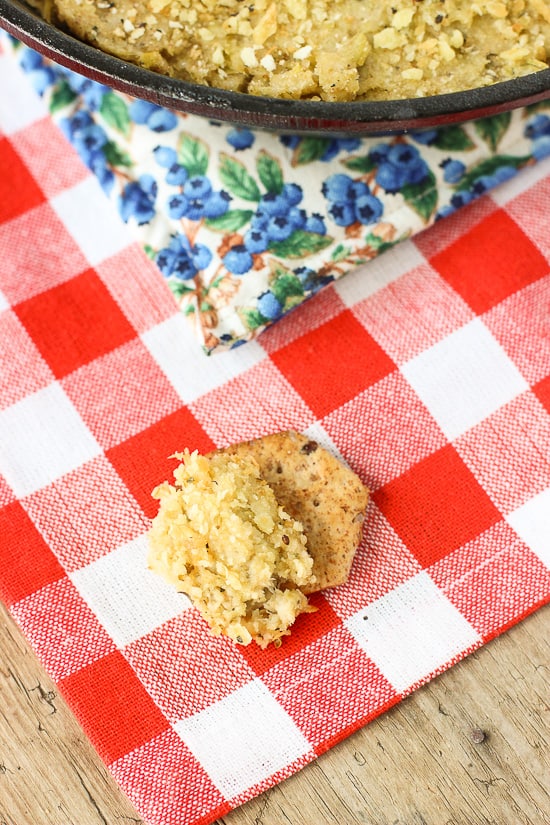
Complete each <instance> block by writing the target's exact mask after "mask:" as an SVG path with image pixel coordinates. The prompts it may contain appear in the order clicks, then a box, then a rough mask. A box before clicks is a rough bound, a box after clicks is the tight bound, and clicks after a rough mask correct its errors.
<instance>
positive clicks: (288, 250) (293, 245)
mask: <svg viewBox="0 0 550 825" xmlns="http://www.w3.org/2000/svg"><path fill="white" fill-rule="evenodd" d="M331 243H332V238H329V237H327V236H326V235H318V234H317V233H316V232H304V230H303V229H296V230H295V231H294V232H293V233H292V235H290V237H288V238H287V239H286V241H272V242H271V243H270V244H269V247H268V251H269V252H273V254H274V255H278V256H279V257H281V258H305V256H306V255H313V254H314V253H315V252H321V250H322V249H326V247H327V246H330V245H331Z"/></svg>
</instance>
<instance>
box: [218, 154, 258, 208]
mask: <svg viewBox="0 0 550 825" xmlns="http://www.w3.org/2000/svg"><path fill="white" fill-rule="evenodd" d="M219 172H220V179H221V181H222V183H223V185H224V186H225V188H226V189H228V190H229V191H230V192H231V194H232V195H237V197H239V198H242V199H243V200H245V201H259V200H260V198H261V192H260V190H259V188H258V184H257V183H256V181H255V180H254V178H253V177H252V175H250V174H249V172H248V171H247V169H246V167H245V166H244V164H242V163H240V161H238V160H235V159H234V158H232V157H230V155H226V154H225V153H223V152H222V154H221V156H220V169H219Z"/></svg>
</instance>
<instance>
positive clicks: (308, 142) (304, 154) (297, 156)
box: [292, 137, 330, 166]
mask: <svg viewBox="0 0 550 825" xmlns="http://www.w3.org/2000/svg"><path fill="white" fill-rule="evenodd" d="M329 144H330V140H329V139H328V138H319V137H306V138H302V140H301V141H300V143H299V144H298V146H297V147H296V148H295V150H294V152H293V153H292V165H293V166H303V165H304V164H305V163H312V162H313V161H315V160H320V159H321V158H322V157H323V155H324V154H325V152H326V151H327V149H328V147H329Z"/></svg>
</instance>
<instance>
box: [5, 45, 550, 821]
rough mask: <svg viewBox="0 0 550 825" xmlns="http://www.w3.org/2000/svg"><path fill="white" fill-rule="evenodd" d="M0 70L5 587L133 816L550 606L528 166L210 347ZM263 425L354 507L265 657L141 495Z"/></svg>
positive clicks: (252, 784)
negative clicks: (170, 544)
mask: <svg viewBox="0 0 550 825" xmlns="http://www.w3.org/2000/svg"><path fill="white" fill-rule="evenodd" d="M3 72H4V73H5V72H7V69H6V66H5V64H4V63H3V62H2V59H1V58H0V86H1V88H2V95H1V97H0V251H1V254H0V374H1V378H0V594H1V595H2V597H3V599H4V600H5V602H6V603H7V605H8V606H9V608H10V610H11V613H12V614H13V616H14V617H15V619H16V621H17V622H18V623H19V625H20V626H21V628H22V630H23V631H24V633H25V634H26V636H27V638H28V639H29V641H30V643H31V645H32V646H33V648H34V650H35V651H36V653H37V654H38V656H39V657H40V659H41V660H42V662H43V663H44V665H45V666H46V668H47V670H48V671H49V673H50V674H51V675H52V677H53V678H54V679H55V680H56V682H57V684H58V686H59V688H60V690H61V691H62V692H63V694H64V696H65V697H66V699H67V700H68V702H69V703H70V705H71V707H72V709H73V710H74V712H75V714H76V715H77V717H78V719H79V720H80V721H81V723H82V724H83V726H84V728H85V730H86V731H87V733H88V734H89V736H90V737H91V739H92V741H93V743H94V744H95V746H96V748H97V750H98V751H99V753H100V754H101V756H102V757H103V759H104V760H105V762H106V764H107V765H108V766H109V769H110V770H111V772H112V774H113V775H114V776H115V777H116V779H117V780H118V782H119V783H120V785H121V786H122V788H123V789H124V790H125V791H126V793H127V794H128V796H129V797H130V798H131V799H132V801H133V802H134V804H135V805H136V807H137V809H138V810H139V812H140V814H141V815H142V816H143V818H144V819H145V820H146V821H147V822H148V823H150V825H198V823H208V822H211V821H212V820H214V819H215V818H216V817H218V816H220V815H223V814H224V813H225V812H227V811H228V810H229V809H231V808H233V807H235V806H236V805H238V804H240V803H242V802H243V801H244V800H246V799H248V798H250V797H251V796H253V795H255V794H257V793H259V792H260V791H262V790H264V789H265V788H267V787H269V786H270V785H272V784H273V783H275V782H278V781H280V780H281V779H283V778H284V777H286V776H288V775H289V774H291V773H292V772H294V771H296V770H297V769H298V768H300V767H301V766H303V765H305V764H306V763H307V762H309V761H310V760H312V759H313V758H314V757H315V756H316V755H317V754H319V753H321V752H322V751H324V750H326V749H327V748H329V747H331V746H332V745H333V744H334V743H336V742H337V741H338V740H340V739H342V738H343V737H345V736H347V735H348V734H349V733H351V732H352V731H353V730H355V729H357V728H358V727H359V726H361V725H364V724H365V723H366V722H368V721H369V720H370V719H372V718H374V717H375V716H377V715H378V714H380V713H381V712H383V711H384V710H385V709H387V708H388V707H390V706H391V705H393V704H395V703H396V702H398V701H399V700H400V699H401V697H403V696H404V695H405V694H407V693H409V692H410V691H412V690H413V689H414V688H415V687H417V686H418V685H420V684H421V683H422V682H425V681H426V680H428V679H430V678H431V677H432V676H434V675H435V674H437V673H439V672H441V671H442V670H444V669H445V668H447V667H449V666H450V665H452V664H453V663H454V662H456V661H457V660H458V659H460V658H461V657H463V656H464V655H465V654H467V653H468V652H469V651H472V650H474V649H475V648H477V647H479V646H480V645H482V644H483V643H484V642H485V641H487V640H488V639H491V638H492V637H494V636H495V635H497V634H498V633H500V632H502V631H503V630H504V629H506V628H507V627H509V626H511V625H512V624H514V623H515V622H517V621H519V620H520V619H521V618H522V617H524V616H525V615H527V614H528V613H530V612H531V611H533V610H534V609H535V608H537V607H538V606H540V605H541V604H543V603H544V602H545V601H547V600H548V598H549V594H550V575H549V571H548V566H549V564H550V264H549V260H550V226H549V222H548V211H549V207H550V162H544V163H541V164H539V165H538V166H537V167H535V168H532V169H530V170H527V171H526V172H525V173H523V174H522V175H520V176H519V177H518V178H517V179H516V180H515V181H513V182H511V183H510V184H508V185H506V186H504V187H503V188H501V189H499V190H496V191H494V193H493V195H492V196H491V197H484V198H483V199H481V200H480V201H478V202H476V203H475V204H474V205H472V206H470V207H467V208H465V209H464V210H462V211H461V212H460V213H458V214H457V215H455V216H453V217H450V218H447V219H445V220H443V221H441V222H440V223H439V224H437V225H436V226H435V227H434V228H432V229H430V230H428V231H426V232H425V233H423V234H421V235H419V236H417V237H416V238H415V240H414V241H408V242H404V243H402V244H400V245H399V246H398V247H396V248H395V249H394V250H392V251H390V252H388V253H386V254H385V255H383V256H382V257H381V258H379V259H377V260H376V261H373V262H371V263H370V264H369V265H367V266H366V267H364V268H363V269H361V270H358V271H356V272H354V273H353V274H350V275H348V276H347V277H346V278H344V279H343V280H342V281H340V282H338V283H337V284H333V285H331V286H330V287H328V288H327V289H326V290H325V291H324V292H322V293H320V294H319V295H318V296H317V297H316V298H314V299H312V300H311V301H310V302H308V304H306V305H304V306H303V307H301V308H300V309H299V310H298V311H296V312H294V313H292V314H291V315H289V316H288V317H287V318H285V319H284V320H283V321H281V322H280V323H279V324H277V325H276V326H275V327H273V328H272V329H271V330H269V331H268V332H267V333H265V334H264V335H263V337H261V338H260V339H259V341H254V342H251V343H249V344H246V345H245V346H243V347H241V348H239V349H236V350H234V351H232V352H229V353H226V354H223V355H219V356H215V357H214V358H211V359H209V358H207V357H206V356H205V355H204V354H203V353H202V351H201V350H200V348H199V344H198V343H197V341H196V339H195V337H194V335H193V333H192V332H191V331H190V329H189V328H188V327H187V325H186V324H187V322H186V320H185V319H184V318H183V317H182V316H181V315H180V314H179V312H178V311H177V309H176V307H175V305H174V303H173V299H172V297H171V295H170V293H169V292H168V289H167V287H166V285H165V283H164V282H163V280H162V278H161V276H160V275H159V273H158V272H157V270H156V269H155V267H154V265H153V264H152V263H151V262H150V261H149V260H148V259H147V257H146V256H145V254H144V253H143V252H142V250H141V249H140V248H139V247H138V246H137V245H136V244H135V243H134V242H133V241H132V239H131V238H130V236H129V234H128V231H127V229H126V228H125V227H124V226H123V225H122V224H121V223H120V221H119V219H118V217H117V215H116V214H115V212H114V211H113V209H112V207H111V205H110V204H109V203H108V202H107V201H106V199H105V197H104V195H103V194H102V192H101V191H100V189H99V186H98V184H97V182H96V180H95V179H94V178H93V177H92V176H91V175H90V173H89V172H88V171H87V170H86V169H85V168H84V167H83V166H82V165H81V163H80V161H79V160H78V158H77V156H76V155H75V154H74V152H73V150H72V149H71V148H70V146H69V145H68V144H67V143H66V142H65V139H64V138H63V137H62V136H61V134H60V133H59V132H58V130H57V128H56V127H55V126H54V125H53V124H52V122H51V121H50V119H49V118H48V117H47V116H46V114H45V112H44V111H43V109H42V108H41V103H40V101H39V100H38V98H36V97H35V96H34V93H33V92H32V91H31V90H30V87H29V86H27V85H26V81H25V82H24V81H23V80H22V79H21V80H18V79H17V77H16V76H11V77H10V92H9V94H8V92H7V89H8V83H7V80H6V77H3ZM14 101H17V105H14ZM286 428H295V429H297V430H301V431H302V432H305V433H307V434H309V435H310V436H311V437H313V438H316V439H318V440H319V441H320V442H321V443H323V444H325V445H327V446H329V447H330V448H331V449H334V450H336V451H337V453H338V454H340V455H341V456H342V457H343V458H344V459H345V460H346V461H347V462H348V463H349V464H350V466H351V467H353V469H354V470H356V471H357V472H358V473H359V475H360V476H361V477H362V478H363V480H364V481H365V482H366V483H367V484H368V485H369V487H370V488H371V490H372V492H373V495H372V501H371V503H370V505H369V508H368V518H367V521H366V529H365V539H364V542H363V544H362V546H361V547H360V549H359V551H358V554H357V557H356V561H355V564H354V567H353V572H352V576H351V579H350V581H349V583H348V584H346V585H344V586H342V587H339V588H336V589H334V590H332V591H329V592H326V593H325V594H323V595H317V596H315V597H314V599H313V601H314V603H315V604H316V605H317V607H318V608H319V610H318V612H317V613H315V614H313V615H308V616H303V617H300V619H299V620H298V622H297V623H296V625H295V629H294V632H293V634H292V636H291V637H290V638H289V639H288V640H286V641H285V642H284V643H283V645H282V646H281V647H280V648H279V649H270V650H267V651H261V650H260V649H258V648H257V647H255V646H250V647H246V648H243V647H238V646H235V645H233V644H232V643H231V642H229V641H227V640H225V639H213V638H212V637H210V636H209V635H208V632H207V629H206V627H205V625H204V624H203V622H202V620H201V619H200V618H199V616H198V614H197V613H196V612H195V611H194V609H192V608H189V607H188V606H187V602H186V600H185V599H184V598H183V597H182V596H180V595H178V594H177V593H175V592H173V591H172V590H171V589H170V587H168V586H167V585H165V584H164V583H163V581H162V580H161V579H160V578H158V577H156V576H155V575H154V574H152V573H151V572H149V571H148V570H147V569H146V561H145V557H146V549H147V543H146V531H147V529H148V525H149V519H150V517H151V516H152V515H153V514H154V512H155V503H154V502H153V500H152V499H151V497H150V491H151V489H152V488H153V487H154V485H155V484H156V483H158V482H160V481H161V480H163V479H165V478H169V477H170V474H171V471H172V469H173V466H174V462H172V461H170V460H169V459H168V458H167V456H169V455H170V454H171V453H173V452H174V451H175V450H179V449H182V448H183V447H184V446H188V447H190V448H198V449H199V450H201V451H206V450H209V449H211V448H212V447H214V446H221V445H225V444H228V443H230V442H234V441H237V440H239V439H247V438H251V437H255V436H260V435H262V434H265V433H268V432H272V431H275V430H282V429H286Z"/></svg>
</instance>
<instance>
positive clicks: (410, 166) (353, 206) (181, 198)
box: [14, 44, 550, 353]
mask: <svg viewBox="0 0 550 825" xmlns="http://www.w3.org/2000/svg"><path fill="white" fill-rule="evenodd" d="M14 48H15V50H16V53H17V56H18V59H19V62H20V64H21V66H22V67H23V69H24V70H25V72H26V73H27V75H28V77H29V80H30V81H31V83H32V84H33V86H34V88H35V89H36V91H37V92H38V93H39V94H40V95H42V96H43V97H44V99H45V101H46V103H47V106H48V108H49V111H50V113H51V115H52V117H53V119H54V121H55V122H56V123H57V124H58V125H59V127H60V128H61V130H62V131H63V133H64V135H65V136H66V138H67V139H68V140H69V141H70V142H71V143H72V144H73V146H74V147H75V148H76V150H77V152H78V153H79V155H80V157H81V158H82V160H83V161H84V163H85V164H86V166H87V167H88V168H89V169H90V170H91V171H92V172H93V173H94V174H95V175H96V176H97V178H98V180H99V181H100V183H101V185H102V187H103V190H104V191H105V193H106V195H107V196H108V197H109V198H110V199H111V200H112V201H113V202H114V203H115V204H116V205H117V208H118V211H119V214H120V215H121V217H122V219H123V220H124V221H125V222H126V223H127V224H128V225H129V226H130V227H131V228H132V230H133V232H134V235H135V237H136V238H137V239H138V240H139V242H140V243H141V244H142V246H143V248H144V249H145V250H146V251H147V254H148V255H150V257H151V258H152V259H153V260H154V261H155V263H156V264H157V266H158V268H159V270H160V272H161V273H162V275H163V277H164V278H165V279H166V281H167V283H168V285H169V287H170V289H171V291H172V293H173V295H174V299H175V301H176V302H177V305H178V306H179V308H180V309H181V311H182V312H183V313H184V314H185V315H187V316H189V317H190V320H191V322H192V323H193V326H194V328H195V331H196V333H197V335H198V337H199V340H200V341H201V343H202V345H203V347H204V349H205V350H206V351H207V352H208V353H211V352H214V351H217V350H221V349H227V348H230V347H233V346H236V345H240V344H242V343H243V342H245V341H247V340H249V339H251V338H255V337H256V336H257V335H258V334H259V333H260V332H261V331H262V330H264V329H265V328H266V327H267V326H269V325H271V324H272V323H273V322H274V321H277V320H278V319H280V318H281V317H282V316H283V315H285V314H286V313H287V312H289V311H291V310H292V309H294V308H295V307H297V306H298V305H300V304H302V303H303V302H304V301H305V300H306V299H307V298H309V297H310V296H311V295H313V294H315V293H316V292H317V291H318V290H319V289H322V288H323V287H324V286H326V285H327V284H328V283H330V282H332V281H334V280H337V279H339V278H341V277H342V276H344V275H345V274H346V273H348V272H350V271H351V270H353V269H355V268H356V267H357V266H360V265H361V264H363V263H365V262H366V261H369V260H371V259H373V258H375V257H377V256H378V255H379V254H380V253H381V252H384V251H386V250H387V249H389V248H391V247H392V246H394V245H395V244H397V243H399V242H400V241H402V240H404V239H406V238H410V237H412V236H413V235H415V234H416V233H417V232H420V231H422V230H423V229H425V228H426V227H428V226H430V225H431V224H432V223H434V222H436V221H438V220H440V219H441V218H444V217H445V216H448V215H450V214H452V213H453V212H454V211H455V210H456V209H458V208H459V207H461V206H463V205H465V204H467V203H469V202H470V201H472V200H474V199H475V198H477V197H479V196H480V195H481V194H483V193H484V192H486V191H488V190H489V189H491V188H492V187H494V186H496V185H498V184H499V183H502V182H503V181H505V180H507V179H509V178H511V177H513V176H514V175H515V174H516V173H517V172H518V171H519V170H520V169H522V168H523V167H525V166H528V165H531V164H533V163H534V162H536V161H537V160H539V159H540V158H542V157H545V156H546V155H547V154H549V153H550V101H548V103H546V104H545V103H542V104H539V105H537V106H534V107H532V108H530V109H523V110H519V111H516V112H514V113H513V114H512V113H504V114H500V115H497V116H495V117H492V118H489V119H484V120H480V121H477V122H475V123H470V124H467V125H464V126H462V125H459V126H447V127H444V128H440V129H432V130H427V131H422V132H418V133H413V134H410V135H407V136H399V137H386V138H366V139H359V138H352V139H338V138H329V137H327V138H318V137H307V136H306V137H298V136H294V135H273V134H268V133H261V132H257V133H252V132H250V131H248V130H246V129H236V128H233V127H231V126H228V125H224V124H219V123H208V122H206V121H204V119H202V118H199V117H196V116H186V115H184V114H183V115H182V114H175V113H174V112H171V111H169V110H167V109H164V108H161V107H159V106H156V105H154V104H152V103H148V102H146V101H143V100H138V99H131V98H129V97H127V96H125V95H122V94H119V93H117V92H114V91H113V90H111V89H110V88H108V87H107V86H103V85H101V84H99V83H95V82H94V81H91V80H88V79H86V78H83V77H81V76H79V75H76V74H74V73H72V72H70V71H68V70H66V69H64V68H62V67H60V66H56V65H55V64H53V63H51V62H49V61H45V60H44V59H43V58H42V57H41V56H40V55H38V54H37V53H36V52H34V51H32V50H30V49H28V48H25V47H23V46H20V45H18V44H15V45H14ZM367 273H368V270H367ZM365 277H368V274H366V275H365Z"/></svg>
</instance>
